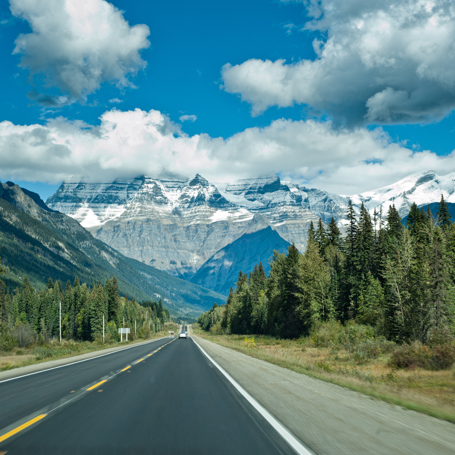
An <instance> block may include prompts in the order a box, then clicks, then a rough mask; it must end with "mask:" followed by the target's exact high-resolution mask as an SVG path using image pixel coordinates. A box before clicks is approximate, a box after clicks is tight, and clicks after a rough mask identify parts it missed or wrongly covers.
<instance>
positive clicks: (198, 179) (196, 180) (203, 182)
mask: <svg viewBox="0 0 455 455" xmlns="http://www.w3.org/2000/svg"><path fill="white" fill-rule="evenodd" d="M197 185H200V186H205V187H207V186H209V185H210V184H209V182H208V180H207V179H205V178H204V177H202V175H200V174H196V175H195V176H194V178H193V179H192V180H191V181H190V183H189V186H197Z"/></svg>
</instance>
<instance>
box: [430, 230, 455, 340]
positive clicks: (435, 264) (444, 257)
mask: <svg viewBox="0 0 455 455" xmlns="http://www.w3.org/2000/svg"><path fill="white" fill-rule="evenodd" d="M430 258H431V259H430V260H431V262H430V271H431V275H430V283H431V288H430V300H431V321H432V324H431V326H432V332H433V333H434V334H435V335H436V336H440V335H441V334H450V333H451V332H452V330H453V328H454V321H455V305H454V285H453V282H452V281H451V279H450V274H449V268H450V264H449V256H448V254H447V247H446V240H445V236H444V235H443V232H442V230H441V228H440V227H437V228H436V229H435V231H434V238H433V248H432V250H431V256H430Z"/></svg>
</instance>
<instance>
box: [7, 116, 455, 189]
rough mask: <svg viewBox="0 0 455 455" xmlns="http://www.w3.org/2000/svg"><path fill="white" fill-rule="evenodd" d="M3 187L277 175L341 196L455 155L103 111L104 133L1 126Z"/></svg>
mask: <svg viewBox="0 0 455 455" xmlns="http://www.w3.org/2000/svg"><path fill="white" fill-rule="evenodd" d="M0 162H1V163H2V164H1V172H2V178H3V179H10V180H13V181H14V180H25V181H42V182H49V183H58V182H60V181H62V180H66V181H69V180H71V181H75V180H76V181H78V180H80V179H84V180H87V181H104V182H108V181H112V180H113V179H115V178H117V177H125V178H126V177H135V176H138V175H143V174H146V175H150V176H153V177H160V176H165V175H177V176H181V177H191V176H193V175H194V174H196V173H200V174H202V175H203V176H205V177H206V178H208V179H209V180H211V181H232V180H235V179H238V178H249V177H257V176H260V175H267V174H275V173H281V175H282V176H283V177H284V178H285V179H287V180H292V181H294V182H296V183H304V184H305V185H306V186H308V187H316V188H322V189H326V190H329V191H333V192H336V193H341V194H354V193H359V192H362V191H366V190H371V189H374V188H378V187H381V186H384V185H388V184H391V183H393V182H395V181H397V180H399V179H400V178H403V177H405V176H407V175H409V174H411V173H415V172H422V171H427V170H429V169H433V170H435V171H436V172H438V173H440V174H441V175H443V174H447V173H448V172H450V171H452V170H454V169H455V154H454V153H452V154H450V155H448V156H443V157H441V156H437V155H436V154H434V153H432V152H430V151H422V152H413V151H412V150H411V149H409V148H406V147H405V146H403V145H400V144H396V143H393V142H392V141H391V140H390V138H389V137H388V135H387V134H386V133H385V132H384V131H383V130H382V129H381V128H377V129H375V130H373V131H369V130H367V129H365V128H354V129H340V128H337V129H335V128H333V126H332V124H331V122H316V121H313V120H308V121H292V120H284V119H281V120H276V121H274V122H272V123H271V124H270V125H269V126H267V127H265V128H249V129H246V130H245V131H242V132H240V133H237V134H235V135H233V136H231V137H229V138H227V139H223V138H212V137H210V136H209V135H206V134H202V135H194V136H189V135H187V134H185V133H184V132H183V131H182V130H181V129H180V127H179V125H177V124H175V123H173V122H172V121H171V120H170V119H169V118H168V117H167V116H165V115H163V114H162V113H160V112H159V111H155V110H151V111H149V112H146V111H142V110H140V109H136V110H134V111H120V110H117V109H113V110H110V111H107V112H105V113H104V114H103V115H102V117H101V119H100V124H99V125H96V126H93V125H88V124H86V123H84V122H80V121H76V122H75V121H69V120H67V119H65V118H57V119H54V120H52V121H49V122H48V123H47V124H45V125H14V124H13V123H11V122H8V121H4V122H1V123H0Z"/></svg>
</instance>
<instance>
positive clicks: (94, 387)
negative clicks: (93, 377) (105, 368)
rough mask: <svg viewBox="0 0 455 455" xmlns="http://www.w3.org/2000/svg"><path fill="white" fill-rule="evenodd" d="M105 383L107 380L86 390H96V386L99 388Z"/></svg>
mask: <svg viewBox="0 0 455 455" xmlns="http://www.w3.org/2000/svg"><path fill="white" fill-rule="evenodd" d="M106 381H107V379H105V380H104V381H100V382H98V384H95V385H92V387H89V388H88V389H87V390H93V389H96V388H97V387H98V386H100V385H101V384H104V383H105V382H106Z"/></svg>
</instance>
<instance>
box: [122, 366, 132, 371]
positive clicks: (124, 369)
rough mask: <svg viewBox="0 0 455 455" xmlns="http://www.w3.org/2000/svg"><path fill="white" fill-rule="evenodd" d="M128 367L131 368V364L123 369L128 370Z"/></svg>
mask: <svg viewBox="0 0 455 455" xmlns="http://www.w3.org/2000/svg"><path fill="white" fill-rule="evenodd" d="M128 368H131V365H129V366H127V367H126V368H123V370H121V371H126V370H127V369H128Z"/></svg>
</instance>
